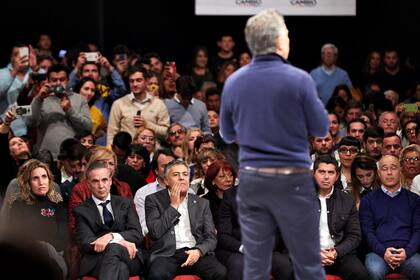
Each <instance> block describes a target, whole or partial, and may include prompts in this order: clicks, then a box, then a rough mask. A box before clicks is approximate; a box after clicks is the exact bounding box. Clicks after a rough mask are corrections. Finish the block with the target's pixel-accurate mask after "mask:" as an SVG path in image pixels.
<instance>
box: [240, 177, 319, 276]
mask: <svg viewBox="0 0 420 280" xmlns="http://www.w3.org/2000/svg"><path fill="white" fill-rule="evenodd" d="M240 172H241V182H240V186H239V188H238V195H237V202H238V208H239V222H240V225H241V234H242V244H243V245H244V253H245V263H244V266H245V267H244V279H245V280H251V279H252V280H260V279H268V278H269V275H270V272H271V263H272V261H271V258H272V249H273V247H274V242H275V237H276V235H277V233H278V231H280V232H281V235H282V237H283V241H284V244H285V245H286V247H287V249H288V251H289V255H290V258H291V259H292V263H293V271H294V275H295V279H296V280H312V279H313V280H320V279H325V272H324V269H323V268H322V265H321V256H320V254H319V252H320V245H319V212H318V210H319V205H318V198H317V193H316V191H315V186H314V180H313V177H312V175H311V174H309V173H302V174H291V175H281V174H266V173H261V172H256V171H249V170H244V169H241V171H240Z"/></svg>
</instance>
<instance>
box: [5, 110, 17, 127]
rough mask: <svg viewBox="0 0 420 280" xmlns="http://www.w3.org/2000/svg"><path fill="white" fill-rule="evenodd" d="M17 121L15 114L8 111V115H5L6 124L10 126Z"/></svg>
mask: <svg viewBox="0 0 420 280" xmlns="http://www.w3.org/2000/svg"><path fill="white" fill-rule="evenodd" d="M15 119H16V116H15V114H13V112H12V111H11V110H9V111H7V112H6V114H4V124H5V125H7V126H9V125H10V123H11V122H12V121H14V120H15Z"/></svg>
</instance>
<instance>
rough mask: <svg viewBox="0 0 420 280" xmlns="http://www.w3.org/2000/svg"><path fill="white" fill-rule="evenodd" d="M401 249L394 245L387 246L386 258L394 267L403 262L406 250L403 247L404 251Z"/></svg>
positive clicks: (390, 265) (391, 266) (389, 264)
mask: <svg viewBox="0 0 420 280" xmlns="http://www.w3.org/2000/svg"><path fill="white" fill-rule="evenodd" d="M400 250H401V249H396V248H394V247H389V248H386V250H385V254H384V260H385V262H386V263H387V264H388V266H389V267H390V268H392V269H396V268H397V267H398V266H400V265H401V263H402V261H401V260H402V257H403V256H405V250H404V249H402V250H403V253H402V252H400ZM392 252H398V253H396V254H393V253H392ZM405 257H406V256H405ZM404 260H405V259H404Z"/></svg>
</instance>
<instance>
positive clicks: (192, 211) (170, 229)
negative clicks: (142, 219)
mask: <svg viewBox="0 0 420 280" xmlns="http://www.w3.org/2000/svg"><path fill="white" fill-rule="evenodd" d="M145 210H146V224H147V228H148V229H149V235H150V237H151V239H152V246H151V256H150V262H152V261H153V260H154V259H155V258H156V257H170V256H173V255H174V254H175V251H176V241H175V231H174V226H175V225H176V224H177V223H178V219H179V217H180V216H181V214H180V213H179V212H178V211H177V210H176V209H175V208H173V207H171V206H170V197H169V193H168V190H166V189H165V190H161V191H159V192H156V193H154V194H150V195H148V196H146V202H145ZM188 213H189V216H190V217H189V218H190V224H191V233H192V235H193V236H194V238H195V240H196V242H197V243H196V245H195V247H196V248H198V249H200V251H201V253H202V254H203V255H205V254H207V253H209V252H212V251H214V249H215V248H216V243H217V239H216V230H215V228H214V224H213V218H212V215H211V212H210V207H209V202H208V201H207V200H206V199H203V198H200V197H198V196H196V195H194V194H190V193H189V194H188Z"/></svg>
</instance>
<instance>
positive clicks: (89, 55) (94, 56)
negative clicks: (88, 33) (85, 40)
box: [85, 52, 98, 62]
mask: <svg viewBox="0 0 420 280" xmlns="http://www.w3.org/2000/svg"><path fill="white" fill-rule="evenodd" d="M85 56H86V61H89V62H96V61H98V53H97V52H86V53H85Z"/></svg>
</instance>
